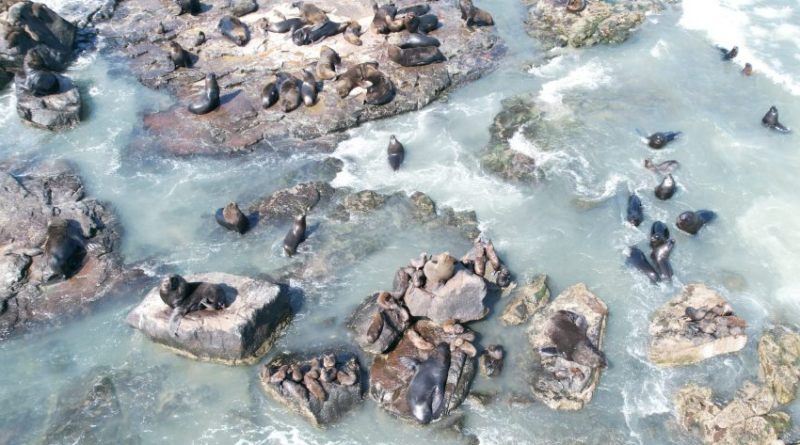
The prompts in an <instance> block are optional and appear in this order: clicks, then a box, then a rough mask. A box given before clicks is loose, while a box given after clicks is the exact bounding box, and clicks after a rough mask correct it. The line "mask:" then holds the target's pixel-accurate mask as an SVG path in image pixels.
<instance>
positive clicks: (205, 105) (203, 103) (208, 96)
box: [189, 73, 219, 115]
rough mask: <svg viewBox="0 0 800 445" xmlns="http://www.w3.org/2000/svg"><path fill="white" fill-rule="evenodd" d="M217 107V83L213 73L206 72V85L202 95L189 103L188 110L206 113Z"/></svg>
mask: <svg viewBox="0 0 800 445" xmlns="http://www.w3.org/2000/svg"><path fill="white" fill-rule="evenodd" d="M218 107H219V84H218V83H217V76H216V74H214V73H208V74H206V85H205V92H204V93H203V97H202V98H201V99H200V100H199V101H197V102H195V103H192V104H189V112H190V113H192V114H197V115H201V114H206V113H210V112H212V111H214V110H216V109H217V108H218Z"/></svg>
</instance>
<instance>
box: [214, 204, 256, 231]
mask: <svg viewBox="0 0 800 445" xmlns="http://www.w3.org/2000/svg"><path fill="white" fill-rule="evenodd" d="M214 216H215V217H216V220H217V223H219V225H221V226H222V227H224V228H226V229H228V230H232V231H234V232H238V233H239V234H243V233H244V232H247V230H248V229H249V228H250V221H249V220H248V219H247V216H245V214H244V213H242V211H241V210H240V209H239V205H238V204H236V201H232V202H231V203H230V204H228V205H226V206H225V207H224V208H222V209H218V210H217V212H216V214H215V215H214Z"/></svg>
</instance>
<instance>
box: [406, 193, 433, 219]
mask: <svg viewBox="0 0 800 445" xmlns="http://www.w3.org/2000/svg"><path fill="white" fill-rule="evenodd" d="M410 199H411V208H412V209H413V211H414V215H415V216H416V217H417V218H419V219H422V220H426V219H429V218H431V217H435V216H436V204H434V203H433V200H432V199H431V198H430V196H428V195H426V194H425V193H422V192H414V193H413V194H412V195H411V197H410Z"/></svg>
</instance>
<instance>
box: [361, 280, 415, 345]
mask: <svg viewBox="0 0 800 445" xmlns="http://www.w3.org/2000/svg"><path fill="white" fill-rule="evenodd" d="M378 295H380V292H376V293H374V294H372V295H370V296H369V297H367V299H366V300H364V301H363V302H362V303H361V304H360V305H359V306H358V307H357V308H356V310H355V311H353V314H352V315H351V316H350V319H349V320H348V322H347V327H348V328H350V329H351V330H352V331H353V332H354V333H355V335H356V338H355V340H356V343H358V346H360V347H361V349H363V350H364V351H366V352H369V353H371V354H381V353H384V352H386V351H387V350H389V349H390V348H391V347H392V346H394V345H395V343H397V341H398V340H399V339H400V337H401V336H402V335H403V332H404V331H405V330H406V329H407V328H408V326H409V325H410V324H411V322H410V320H409V314H408V310H407V309H406V308H405V306H403V305H402V303H398V305H399V307H392V308H382V307H380V306H379V305H378ZM379 310H380V311H381V312H383V323H382V324H383V327H382V329H381V330H380V334H379V335H378V337H377V339H376V340H375V341H374V342H370V341H369V340H370V339H369V338H368V336H367V332H368V331H369V329H370V327H371V326H372V325H373V323H375V317H376V313H377V312H378V311H379Z"/></svg>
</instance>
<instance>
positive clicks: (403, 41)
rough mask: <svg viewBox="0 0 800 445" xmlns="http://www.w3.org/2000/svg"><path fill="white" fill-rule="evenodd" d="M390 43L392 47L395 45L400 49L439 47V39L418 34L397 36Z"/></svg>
mask: <svg viewBox="0 0 800 445" xmlns="http://www.w3.org/2000/svg"><path fill="white" fill-rule="evenodd" d="M390 43H391V44H392V45H397V46H398V47H399V48H400V49H408V48H421V47H425V46H436V47H438V46H439V45H441V42H439V39H437V38H436V37H433V36H429V35H426V34H420V33H403V34H397V37H396V38H392V39H391V40H390Z"/></svg>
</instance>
